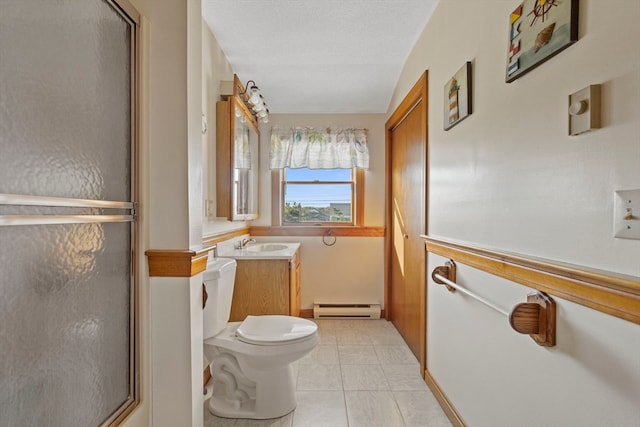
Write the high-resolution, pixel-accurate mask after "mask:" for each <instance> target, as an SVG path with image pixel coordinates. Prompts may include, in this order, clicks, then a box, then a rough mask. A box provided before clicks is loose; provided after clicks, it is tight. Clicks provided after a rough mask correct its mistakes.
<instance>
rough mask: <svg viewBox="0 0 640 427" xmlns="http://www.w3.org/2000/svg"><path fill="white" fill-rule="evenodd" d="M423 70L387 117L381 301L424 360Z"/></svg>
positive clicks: (425, 112) (424, 176)
mask: <svg viewBox="0 0 640 427" xmlns="http://www.w3.org/2000/svg"><path fill="white" fill-rule="evenodd" d="M426 100H427V98H426V73H425V75H424V76H423V77H422V78H421V79H420V81H418V83H417V84H416V86H414V88H413V89H412V90H411V92H410V93H409V94H408V95H407V98H405V100H404V101H403V102H402V103H401V105H400V106H399V107H398V109H397V110H396V111H395V112H394V114H393V115H392V116H391V118H390V119H389V121H388V122H387V126H386V128H387V170H388V173H389V176H388V183H387V185H388V191H387V195H388V201H387V204H388V206H387V218H388V221H387V224H388V232H387V255H388V258H387V273H388V276H387V277H388V285H387V297H388V298H387V304H386V307H389V314H388V316H387V317H388V318H389V319H390V320H391V321H392V322H393V323H394V325H395V326H396V328H397V329H398V331H399V332H400V334H401V335H402V336H403V338H404V339H405V341H406V342H407V344H408V345H409V348H411V351H413V353H414V354H415V356H416V357H417V358H418V360H419V361H420V364H421V367H422V372H424V368H425V366H426V292H425V283H426V277H425V271H426V270H425V262H426V253H425V248H424V241H423V239H422V238H420V235H421V234H426V218H427V216H426V214H427V212H426V206H427V204H426V201H427V193H426V189H427V186H426V185H427V183H426V181H427V179H426V178H427V173H426V170H427V102H426Z"/></svg>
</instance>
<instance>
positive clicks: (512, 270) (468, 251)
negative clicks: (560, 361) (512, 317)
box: [422, 236, 640, 324]
mask: <svg viewBox="0 0 640 427" xmlns="http://www.w3.org/2000/svg"><path fill="white" fill-rule="evenodd" d="M422 237H423V238H424V239H425V241H426V248H427V251H429V252H431V253H434V254H436V255H440V256H443V257H447V258H450V259H453V260H454V261H455V262H458V263H462V264H466V265H469V266H471V267H474V268H477V269H479V270H482V271H485V272H488V273H491V274H494V275H496V276H499V277H503V278H505V279H507V280H510V281H513V282H516V283H520V284H522V285H525V286H528V287H530V288H533V289H537V290H539V291H541V292H546V293H548V294H550V295H555V296H557V297H559V298H563V299H566V300H569V301H572V302H575V303H577V304H581V305H584V306H586V307H589V308H592V309H594V310H598V311H600V312H603V313H607V314H610V315H612V316H616V317H619V318H621V319H625V320H628V321H630V322H633V323H636V324H640V277H636V276H628V275H623V274H618V273H613V272H607V271H602V270H595V269H591V268H587V267H583V266H577V265H573V264H566V263H561V262H556V261H551V260H546V259H541V258H534V257H528V256H525V255H520V254H514V253H508V252H501V251H497V250H492V249H486V248H482V247H478V246H473V245H470V244H467V243H463V242H456V241H452V240H447V239H442V238H436V237H432V236H422ZM429 274H430V273H429Z"/></svg>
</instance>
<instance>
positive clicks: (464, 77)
mask: <svg viewBox="0 0 640 427" xmlns="http://www.w3.org/2000/svg"><path fill="white" fill-rule="evenodd" d="M471 112H472V108H471V62H467V63H466V64H465V65H463V66H462V68H460V69H459V70H458V71H457V72H456V73H455V74H454V75H453V77H451V79H450V80H449V81H448V82H447V84H446V85H444V130H449V129H451V128H452V127H454V126H455V125H457V124H458V123H459V122H461V121H462V120H464V119H466V118H467V117H469V114H471Z"/></svg>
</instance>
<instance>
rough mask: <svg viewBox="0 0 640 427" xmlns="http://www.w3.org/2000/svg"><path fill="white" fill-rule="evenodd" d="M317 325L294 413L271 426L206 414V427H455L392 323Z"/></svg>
mask: <svg viewBox="0 0 640 427" xmlns="http://www.w3.org/2000/svg"><path fill="white" fill-rule="evenodd" d="M316 322H317V323H318V332H319V334H320V344H319V345H318V347H316V348H315V349H314V350H313V351H312V352H311V353H309V354H308V355H307V356H305V357H304V358H302V359H300V361H298V362H297V363H296V365H295V369H296V371H297V377H298V382H297V390H296V396H297V399H298V407H297V408H296V409H295V411H293V412H291V413H290V414H287V415H285V416H284V417H282V418H276V419H271V420H246V419H238V420H231V419H225V418H218V417H216V416H214V415H211V414H210V413H209V411H208V410H207V409H205V415H204V419H205V427H229V426H233V427H445V426H446V427H450V426H451V424H450V423H449V420H448V419H447V417H446V416H445V414H444V412H443V411H442V409H441V408H440V406H439V405H438V402H437V401H436V399H435V398H434V397H433V395H432V394H431V392H430V391H429V389H428V388H427V386H426V385H425V383H424V381H423V380H422V377H421V376H420V372H419V371H420V366H419V364H418V361H417V360H416V358H415V357H414V356H413V354H412V353H411V351H410V350H409V348H408V347H407V345H406V344H405V342H404V340H403V339H402V337H401V336H400V334H399V333H398V331H397V330H396V329H395V327H394V326H393V325H392V324H391V322H387V321H386V320H318V321H316ZM205 408H206V404H205Z"/></svg>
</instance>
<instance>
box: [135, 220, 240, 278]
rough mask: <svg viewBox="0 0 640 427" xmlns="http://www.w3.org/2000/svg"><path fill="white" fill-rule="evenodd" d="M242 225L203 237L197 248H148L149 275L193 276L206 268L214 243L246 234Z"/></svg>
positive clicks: (146, 253)
mask: <svg viewBox="0 0 640 427" xmlns="http://www.w3.org/2000/svg"><path fill="white" fill-rule="evenodd" d="M248 233H249V228H247V227H244V228H241V229H238V230H232V231H228V232H224V233H220V234H216V235H211V236H207V237H204V238H203V239H202V246H201V247H200V248H198V249H148V250H147V251H145V253H144V254H145V255H146V256H147V263H148V265H149V276H150V277H193V276H195V275H196V274H198V273H202V272H203V271H204V270H206V268H207V259H208V255H209V252H210V251H212V250H213V249H214V247H215V245H216V244H218V243H220V242H222V241H225V240H229V239H231V238H233V237H237V236H242V235H243V234H248Z"/></svg>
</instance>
